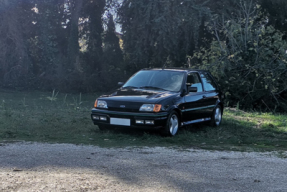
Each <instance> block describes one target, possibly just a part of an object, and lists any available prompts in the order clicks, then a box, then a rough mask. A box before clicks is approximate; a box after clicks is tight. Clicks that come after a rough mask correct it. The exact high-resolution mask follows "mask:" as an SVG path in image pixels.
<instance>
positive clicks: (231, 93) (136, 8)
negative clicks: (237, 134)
mask: <svg viewBox="0 0 287 192" xmlns="http://www.w3.org/2000/svg"><path fill="white" fill-rule="evenodd" d="M286 16H287V2H286V1H285V0H272V1H271V0H248V1H247V0H218V1H208V0H207V1H202V0H122V1H118V0H2V1H1V2H0V46H1V52H0V86H1V87H4V88H16V89H40V90H53V89H58V90H60V91H81V92H91V91H106V90H109V89H111V88H113V87H114V85H116V81H123V80H125V79H126V78H127V77H128V76H130V75H131V74H132V73H134V72H135V71H137V70H139V69H141V68H146V67H163V66H165V67H194V68H203V69H208V70H210V71H211V72H212V73H213V74H214V75H215V76H216V78H218V80H219V82H220V84H221V86H222V87H223V89H224V91H226V93H227V103H229V105H232V106H234V105H240V106H242V107H250V106H253V107H255V108H258V107H263V108H267V109H270V110H271V109H272V110H273V109H274V108H278V109H279V108H280V109H284V108H286V106H284V103H285V104H286V90H287V83H286V80H285V79H286V76H287V63H286V61H287V58H286V53H287V52H286V50H287V46H286V39H287V38H286V37H287V36H286V33H287V21H286V19H285V18H286ZM115 21H116V23H115ZM115 24H117V25H119V26H121V29H122V35H121V40H120V41H119V36H118V35H116V33H115ZM120 42H122V43H123V44H121V43H120Z"/></svg>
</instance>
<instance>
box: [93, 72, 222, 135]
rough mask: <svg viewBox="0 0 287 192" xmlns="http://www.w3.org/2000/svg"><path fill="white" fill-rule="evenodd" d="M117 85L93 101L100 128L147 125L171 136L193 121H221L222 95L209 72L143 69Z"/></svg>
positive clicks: (94, 118)
mask: <svg viewBox="0 0 287 192" xmlns="http://www.w3.org/2000/svg"><path fill="white" fill-rule="evenodd" d="M119 84H121V85H122V87H120V88H119V89H117V90H116V91H115V92H113V93H112V94H110V95H102V96H100V97H99V98H98V99H97V100H96V101H95V105H94V108H93V109H92V115H91V117H92V120H93V122H94V124H95V125H97V126H98V127H99V129H101V130H104V129H108V128H109V129H112V128H114V127H116V126H121V127H131V128H133V129H137V128H149V129H158V130H159V131H160V132H161V133H162V134H163V135H165V136H174V135H175V134H176V133H177V132H178V130H179V128H180V127H182V126H185V125H189V124H192V123H199V122H205V121H209V122H210V124H211V126H219V125H220V123H221V120H222V114H223V101H222V100H223V98H224V96H223V94H222V92H221V91H220V89H219V87H218V85H217V83H216V82H215V81H214V79H213V77H212V76H211V74H210V73H209V72H208V71H203V70H193V69H143V70H140V71H139V72H137V73H136V74H134V75H133V76H132V77H131V78H130V79H129V80H128V81H127V82H126V83H124V84H123V83H119Z"/></svg>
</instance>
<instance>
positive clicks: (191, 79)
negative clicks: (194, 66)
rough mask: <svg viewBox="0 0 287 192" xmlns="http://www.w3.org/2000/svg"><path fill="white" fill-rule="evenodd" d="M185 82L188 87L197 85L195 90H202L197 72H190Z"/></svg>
mask: <svg viewBox="0 0 287 192" xmlns="http://www.w3.org/2000/svg"><path fill="white" fill-rule="evenodd" d="M186 83H187V84H188V85H189V86H190V87H197V92H202V91H203V89H202V83H201V81H200V80H199V76H198V74H197V73H190V74H188V76H187V81H186Z"/></svg>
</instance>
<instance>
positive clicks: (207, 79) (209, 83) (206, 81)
mask: <svg viewBox="0 0 287 192" xmlns="http://www.w3.org/2000/svg"><path fill="white" fill-rule="evenodd" d="M200 77H201V79H202V83H203V86H204V89H205V91H215V90H216V89H217V85H216V83H215V82H214V81H213V79H212V78H211V76H210V75H209V74H208V73H207V72H204V73H201V74H200Z"/></svg>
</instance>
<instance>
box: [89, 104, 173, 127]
mask: <svg viewBox="0 0 287 192" xmlns="http://www.w3.org/2000/svg"><path fill="white" fill-rule="evenodd" d="M93 117H101V118H99V119H95V118H93ZM167 117H168V112H159V113H142V112H120V111H109V110H102V109H96V108H93V109H92V114H91V118H92V121H93V122H94V124H95V125H114V126H122V127H132V128H152V129H160V128H162V127H164V126H165V125H166V121H167ZM115 118H116V119H120V120H121V119H123V120H125V121H126V122H129V124H128V125H123V124H121V123H119V124H114V122H112V124H111V119H115ZM136 120H142V121H143V122H144V124H139V123H136ZM147 121H153V122H154V123H153V124H146V122H147Z"/></svg>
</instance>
